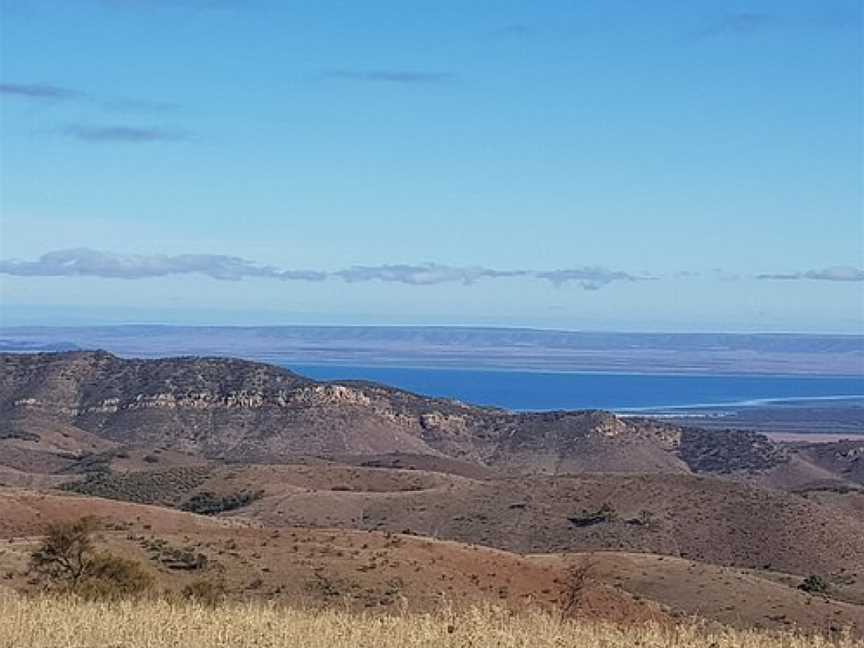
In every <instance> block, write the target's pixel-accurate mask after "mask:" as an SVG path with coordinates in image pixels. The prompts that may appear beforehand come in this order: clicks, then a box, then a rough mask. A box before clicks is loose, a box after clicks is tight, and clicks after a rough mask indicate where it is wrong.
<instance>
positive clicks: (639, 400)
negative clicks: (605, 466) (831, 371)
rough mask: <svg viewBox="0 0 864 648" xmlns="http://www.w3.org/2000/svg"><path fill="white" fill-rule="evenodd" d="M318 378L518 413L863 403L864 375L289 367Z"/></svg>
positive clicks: (288, 366)
mask: <svg viewBox="0 0 864 648" xmlns="http://www.w3.org/2000/svg"><path fill="white" fill-rule="evenodd" d="M286 366H287V368H288V369H291V370H293V371H296V372H298V373H300V374H303V375H305V376H309V377H310V378H315V379H317V380H372V381H375V382H380V383H385V384H387V385H392V386H394V387H400V388H402V389H406V390H408V391H411V392H415V393H417V394H423V395H426V396H437V397H444V398H455V399H457V400H460V401H464V402H467V403H474V404H478V405H494V406H497V407H505V408H508V409H514V410H550V409H593V408H597V409H610V410H616V411H626V410H640V409H644V410H649V409H652V410H653V409H665V408H690V407H710V406H724V405H736V406H747V405H757V404H766V403H772V404H777V405H781V404H783V403H792V402H797V401H801V400H805V401H809V400H811V399H813V400H814V401H817V400H818V401H819V402H820V403H822V404H823V405H825V404H830V403H832V402H835V401H836V402H847V403H848V402H853V403H855V404H864V376H862V377H853V378H842V377H841V378H838V377H809V376H808V377H789V376H669V375H644V374H590V373H533V372H523V371H470V370H461V369H459V370H453V369H402V368H374V367H342V366H306V365H303V366H298V365H286Z"/></svg>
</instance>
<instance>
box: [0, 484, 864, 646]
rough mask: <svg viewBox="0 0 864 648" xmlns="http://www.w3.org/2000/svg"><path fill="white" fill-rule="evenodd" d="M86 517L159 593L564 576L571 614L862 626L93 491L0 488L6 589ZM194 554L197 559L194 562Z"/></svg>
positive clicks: (311, 601)
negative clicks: (574, 596)
mask: <svg viewBox="0 0 864 648" xmlns="http://www.w3.org/2000/svg"><path fill="white" fill-rule="evenodd" d="M82 512H88V513H92V514H95V515H98V516H99V517H100V518H102V519H103V521H104V526H103V530H102V531H100V532H99V535H98V546H99V548H100V549H101V550H108V551H110V552H111V553H113V554H115V555H120V556H124V557H127V558H132V559H135V560H138V561H139V562H141V563H142V564H143V565H145V567H146V569H147V570H148V571H149V572H150V573H151V574H152V575H154V577H155V578H156V579H157V582H158V584H159V587H160V588H167V589H169V590H175V591H176V590H178V589H180V588H181V587H183V586H184V585H186V584H189V583H191V582H194V581H196V580H201V579H207V580H211V581H217V582H221V583H223V584H224V586H225V588H226V591H227V594H228V596H229V598H231V599H235V600H249V599H253V600H254V599H258V600H268V601H278V602H282V603H287V604H291V605H294V606H297V605H302V606H304V607H313V608H316V607H320V606H329V605H332V604H334V603H338V604H339V606H341V607H343V608H344V607H346V606H347V607H348V608H351V609H355V610H369V609H376V610H382V611H386V610H394V609H398V608H399V607H400V606H402V605H407V606H408V607H409V608H410V609H411V610H412V611H415V612H421V611H436V610H437V611H441V610H442V609H451V610H452V609H456V610H459V609H462V608H464V607H466V606H471V605H477V604H488V603H494V604H503V605H506V606H508V607H509V608H510V609H512V610H516V611H519V610H526V609H537V608H538V607H539V608H541V609H553V608H554V607H556V606H560V605H561V604H562V603H563V601H564V597H566V596H567V593H568V591H569V590H568V587H569V585H568V576H567V574H568V573H569V571H570V570H572V569H574V568H576V569H579V570H581V571H582V572H583V573H584V575H585V579H584V583H583V585H582V586H581V588H580V591H579V598H578V601H579V613H578V616H579V618H581V619H583V620H585V619H602V620H607V621H610V620H611V621H617V622H626V623H628V624H638V623H641V622H645V621H652V622H656V623H661V624H671V622H672V621H673V620H675V619H677V618H687V617H692V616H693V615H699V616H702V617H703V618H706V619H711V620H715V621H719V622H722V623H724V624H728V625H732V626H737V627H740V628H750V627H763V628H784V627H790V626H792V625H795V626H797V627H800V628H802V629H805V630H808V631H820V630H824V628H825V623H826V620H830V623H831V624H834V625H836V626H837V627H854V628H858V629H861V628H864V606H861V605H860V604H858V603H856V602H853V601H847V600H841V599H837V598H826V597H824V596H816V597H814V596H811V595H809V594H807V593H805V592H802V591H801V590H799V589H797V587H796V586H797V584H798V583H799V582H800V578H795V577H794V576H790V575H787V574H783V573H782V572H776V571H775V572H771V573H765V574H757V573H755V572H751V571H748V570H743V569H736V568H729V567H720V566H714V565H709V564H706V563H703V562H699V561H693V560H687V559H680V558H670V557H663V556H656V555H649V554H642V553H638V554H637V553H622V552H614V553H607V552H592V553H588V554H585V553H557V554H542V555H519V554H515V553H512V552H507V551H500V550H495V549H491V548H488V547H481V546H477V545H467V544H463V543H458V542H449V541H442V540H434V539H430V538H419V537H416V536H410V535H405V534H392V533H388V532H370V531H357V530H347V529H345V530H339V529H306V528H296V527H278V528H277V527H267V526H261V525H260V524H247V523H243V522H242V521H238V520H233V519H224V520H219V519H213V518H208V517H202V516H199V515H194V514H191V513H184V512H180V511H170V510H167V509H164V508H161V507H155V506H145V505H138V504H129V503H123V502H112V501H108V500H100V499H98V498H90V497H80V496H71V495H57V494H47V495H46V494H44V493H37V492H32V491H27V490H11V489H10V490H7V491H5V492H3V491H0V520H2V521H3V522H2V525H3V526H2V528H0V537H3V538H4V539H6V540H5V542H4V545H3V548H2V550H0V573H4V574H6V575H7V576H6V579H5V580H4V583H6V585H8V586H11V587H13V588H15V589H19V590H24V591H27V590H32V585H29V584H28V582H27V576H26V573H25V572H26V562H27V556H28V554H29V552H30V551H31V550H32V548H33V547H34V546H35V545H36V543H37V542H38V534H39V533H41V532H42V531H44V529H45V527H46V525H47V524H48V523H49V522H52V521H57V520H74V519H76V518H77V517H78V516H79V515H80V514H81V513H82ZM202 556H203V559H202V558H201V557H202Z"/></svg>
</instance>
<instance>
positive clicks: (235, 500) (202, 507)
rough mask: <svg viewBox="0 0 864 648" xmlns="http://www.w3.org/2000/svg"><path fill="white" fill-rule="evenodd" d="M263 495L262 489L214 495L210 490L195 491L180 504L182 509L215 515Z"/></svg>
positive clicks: (249, 502)
mask: <svg viewBox="0 0 864 648" xmlns="http://www.w3.org/2000/svg"><path fill="white" fill-rule="evenodd" d="M263 495H264V491H261V490H258V491H254V492H249V491H242V492H239V493H232V494H230V495H216V494H214V493H211V492H210V491H203V492H201V493H196V494H195V495H193V496H192V497H190V498H189V499H188V500H186V501H185V502H183V504H181V505H180V508H181V509H183V510H184V511H190V512H192V513H199V514H201V515H216V514H217V513H223V512H225V511H233V510H234V509H238V508H242V507H244V506H247V505H248V504H251V503H252V502H254V501H255V500H257V499H260V498H261V497H262V496H263Z"/></svg>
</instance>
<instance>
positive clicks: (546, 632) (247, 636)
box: [0, 596, 864, 648]
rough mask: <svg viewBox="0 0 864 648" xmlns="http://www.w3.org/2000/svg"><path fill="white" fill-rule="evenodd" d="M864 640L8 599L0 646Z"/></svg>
mask: <svg viewBox="0 0 864 648" xmlns="http://www.w3.org/2000/svg"><path fill="white" fill-rule="evenodd" d="M862 645H864V644H862V643H861V642H859V641H855V640H853V639H851V638H849V637H844V638H837V639H834V640H827V639H822V638H819V637H812V636H810V637H808V636H798V635H793V634H777V633H766V632H757V631H752V632H742V631H733V630H723V629H721V630H706V629H700V628H698V627H696V626H681V627H678V628H675V629H671V630H670V629H663V628H660V627H657V626H645V627H639V628H629V629H624V628H619V627H616V626H613V625H609V624H603V623H597V622H564V621H560V620H559V619H558V618H557V617H555V616H552V615H549V614H544V613H540V612H537V613H530V614H524V615H517V616H514V615H511V614H510V613H508V612H506V611H504V610H503V609H499V608H493V607H485V608H475V609H473V610H469V611H466V612H462V613H459V614H452V615H448V614H437V615H420V614H417V615H414V614H406V615H402V616H372V615H357V614H350V613H347V612H341V611H338V610H331V611H326V612H310V611H303V610H292V609H285V608H278V607H274V606H270V605H266V604H260V603H259V604H238V605H232V606H225V607H216V608H212V607H211V608H208V607H206V606H199V605H192V604H172V603H169V602H166V601H161V600H157V601H144V602H131V601H125V602H115V603H82V602H77V601H75V600H72V599H56V598H53V599H52V598H32V599H30V598H23V597H15V596H8V597H0V648H13V647H14V648H19V647H22V646H28V647H30V648H97V647H98V648H162V647H168V646H176V647H182V648H199V647H200V648H205V647H206V648H220V647H224V648H229V647H230V648H246V647H249V648H251V647H252V646H255V647H256V648H283V647H284V648H299V647H303V648H343V647H344V648H349V647H350V648H420V647H426V648H433V647H434V648H439V647H442V648H447V647H451V648H455V647H457V646H458V647H460V648H462V647H464V648H467V647H469V646H470V647H471V648H493V647H494V648H516V647H522V648H529V647H530V648H547V647H549V648H551V647H553V646H554V647H555V648H567V647H569V648H597V647H603V648H630V647H632V646H639V647H640V648H667V647H668V648H671V647H673V646H674V647H675V648H706V647H709V646H710V647H711V648H732V647H736V648H738V647H742V648H744V647H746V648H828V647H829V646H830V647H832V648H853V647H856V648H857V647H861V646H862Z"/></svg>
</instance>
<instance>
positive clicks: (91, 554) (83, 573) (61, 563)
mask: <svg viewBox="0 0 864 648" xmlns="http://www.w3.org/2000/svg"><path fill="white" fill-rule="evenodd" d="M98 528H99V523H98V521H97V520H96V519H95V518H93V517H85V518H81V519H80V520H78V521H76V522H57V523H55V524H52V525H50V526H49V527H48V532H47V533H46V535H45V539H44V540H43V541H42V544H41V545H40V546H39V548H38V549H37V550H36V551H34V552H33V553H32V554H31V555H30V569H31V571H32V572H33V573H35V574H36V575H37V577H38V578H39V579H40V580H41V581H42V583H43V584H44V585H45V586H46V587H51V588H54V589H58V590H60V591H69V592H74V593H75V594H78V595H80V596H83V597H85V598H124V597H127V596H136V595H139V594H141V593H143V592H144V591H146V590H148V589H149V588H150V587H151V585H152V584H153V577H152V576H151V575H150V574H149V573H148V572H147V571H146V570H145V569H144V568H143V567H142V566H141V565H140V563H138V562H136V561H134V560H128V559H126V558H120V557H118V556H112V555H111V554H109V553H99V552H97V551H96V547H95V546H94V543H93V534H94V533H95V532H96V530H97V529H98Z"/></svg>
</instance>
